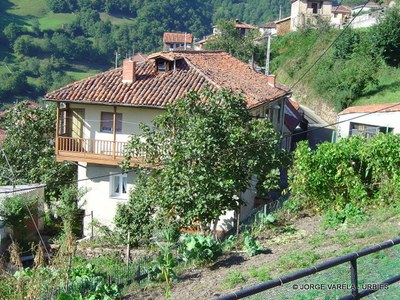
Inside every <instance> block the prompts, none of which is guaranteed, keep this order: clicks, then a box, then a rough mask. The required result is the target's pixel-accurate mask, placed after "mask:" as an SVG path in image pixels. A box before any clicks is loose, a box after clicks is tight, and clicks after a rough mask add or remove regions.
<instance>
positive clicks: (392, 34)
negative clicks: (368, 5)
mask: <svg viewBox="0 0 400 300" xmlns="http://www.w3.org/2000/svg"><path fill="white" fill-rule="evenodd" d="M372 34H373V38H374V40H375V47H376V49H377V50H378V52H379V53H380V54H381V55H382V57H383V58H384V60H385V61H386V63H387V64H388V65H390V66H394V67H398V66H400V7H399V5H396V6H394V7H392V8H389V9H388V10H387V12H386V14H385V16H384V17H383V18H382V20H381V21H380V22H379V23H378V25H376V26H374V27H373V29H372Z"/></svg>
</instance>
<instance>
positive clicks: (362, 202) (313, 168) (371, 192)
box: [289, 134, 400, 222]
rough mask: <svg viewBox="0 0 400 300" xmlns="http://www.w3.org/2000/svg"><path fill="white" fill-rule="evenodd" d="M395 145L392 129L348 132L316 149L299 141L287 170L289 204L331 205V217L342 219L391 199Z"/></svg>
mask: <svg viewBox="0 0 400 300" xmlns="http://www.w3.org/2000/svg"><path fill="white" fill-rule="evenodd" d="M399 144H400V136H399V135H394V134H378V135H376V136H374V137H372V138H369V139H365V138H362V137H350V138H346V139H341V140H340V141H339V142H337V143H335V144H331V143H324V144H321V145H319V147H318V148H317V149H316V150H311V149H310V148H308V145H307V144H306V143H299V145H298V147H297V149H296V151H295V155H294V156H295V160H294V164H293V166H292V167H291V170H290V178H291V184H290V189H291V199H290V200H289V202H291V204H290V207H291V208H292V209H295V208H296V207H297V208H309V209H310V208H311V209H314V210H316V211H321V210H329V209H331V210H333V211H334V212H331V216H332V215H335V217H333V218H335V219H338V220H339V222H342V221H343V220H345V219H346V218H347V217H348V216H357V215H359V214H362V212H361V211H362V209H364V208H366V207H368V206H372V205H374V206H377V205H388V204H395V203H396V202H397V201H398V199H399V195H400V168H399V167H400V155H399V147H398V145H399ZM329 218H330V219H332V217H329ZM329 218H328V219H329Z"/></svg>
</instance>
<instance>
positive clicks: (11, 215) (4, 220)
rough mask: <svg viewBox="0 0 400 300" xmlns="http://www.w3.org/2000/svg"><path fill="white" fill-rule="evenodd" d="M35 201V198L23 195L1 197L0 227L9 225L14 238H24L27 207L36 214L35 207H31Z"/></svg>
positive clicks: (27, 214)
mask: <svg viewBox="0 0 400 300" xmlns="http://www.w3.org/2000/svg"><path fill="white" fill-rule="evenodd" d="M35 203H37V199H35V198H29V197H23V196H13V197H10V198H6V199H2V200H1V201H0V220H1V222H0V227H5V226H7V227H9V228H10V229H11V230H12V237H13V238H14V239H17V240H21V239H23V238H25V237H26V233H27V231H28V228H27V222H28V220H29V219H30V215H29V212H28V210H27V207H29V208H30V209H31V210H32V211H33V213H34V214H35V215H37V209H33V207H32V206H33V205H34V204H35Z"/></svg>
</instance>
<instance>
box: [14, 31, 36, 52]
mask: <svg viewBox="0 0 400 300" xmlns="http://www.w3.org/2000/svg"><path fill="white" fill-rule="evenodd" d="M13 49H14V52H15V53H17V54H19V55H25V56H32V55H34V52H35V50H36V46H35V45H34V42H33V38H32V37H31V36H29V35H21V36H19V37H18V38H17V39H16V40H15V42H14V45H13Z"/></svg>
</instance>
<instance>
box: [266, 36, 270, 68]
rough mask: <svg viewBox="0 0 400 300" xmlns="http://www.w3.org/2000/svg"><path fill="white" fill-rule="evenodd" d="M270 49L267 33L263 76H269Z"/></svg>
mask: <svg viewBox="0 0 400 300" xmlns="http://www.w3.org/2000/svg"><path fill="white" fill-rule="evenodd" d="M270 48H271V33H268V41H267V58H266V59H265V75H269V53H270V51H271V50H270Z"/></svg>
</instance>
